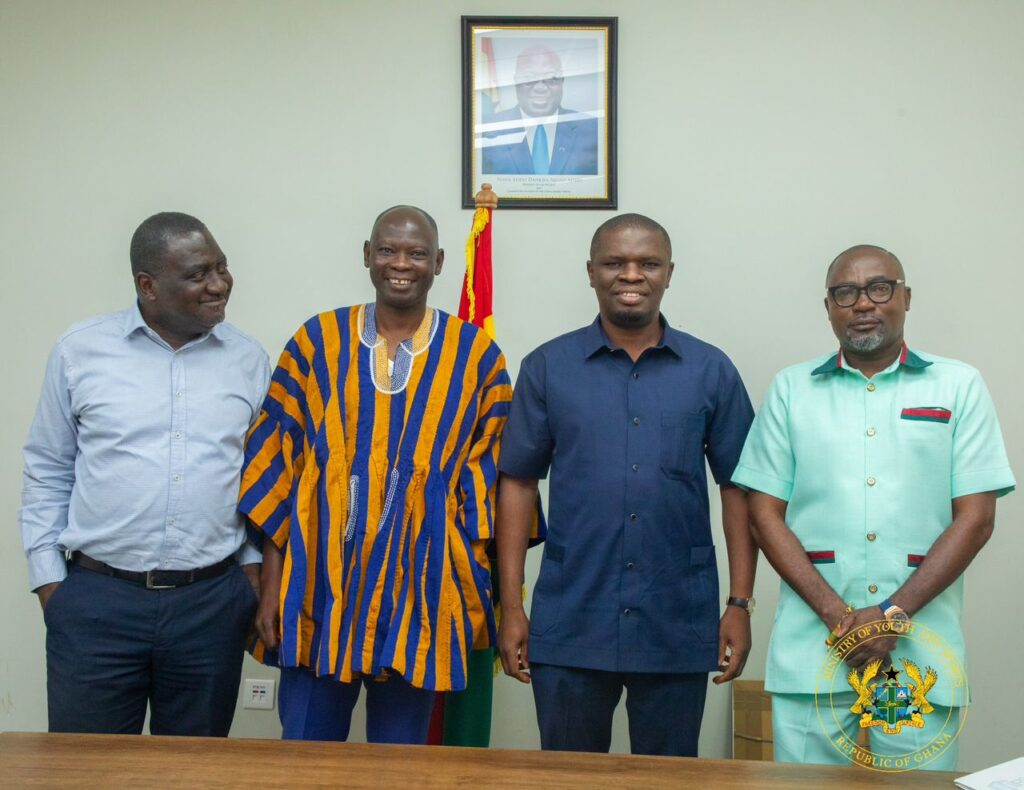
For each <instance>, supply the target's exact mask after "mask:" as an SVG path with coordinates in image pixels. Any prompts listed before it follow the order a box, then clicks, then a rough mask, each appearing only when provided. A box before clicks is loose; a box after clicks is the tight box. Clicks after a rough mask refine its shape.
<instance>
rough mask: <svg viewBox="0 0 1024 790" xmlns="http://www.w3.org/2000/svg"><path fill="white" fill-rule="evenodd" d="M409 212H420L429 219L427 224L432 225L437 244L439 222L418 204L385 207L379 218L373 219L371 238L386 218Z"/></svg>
mask: <svg viewBox="0 0 1024 790" xmlns="http://www.w3.org/2000/svg"><path fill="white" fill-rule="evenodd" d="M409 213H411V214H418V215H419V216H420V217H422V218H423V219H425V220H426V221H427V224H428V225H430V229H431V230H433V231H434V244H435V246H436V245H437V223H436V222H435V221H434V218H433V217H432V216H430V215H429V214H428V213H427V212H426V211H424V210H423V209H421V208H419V207H417V206H406V205H398V206H392V207H391V208H386V209H384V210H383V211H382V212H381V213H380V214H378V215H377V219H375V220H374V221H373V227H372V228H371V229H370V238H371V239H372V238H373V237H374V236H375V235H376V233H377V229H378V228H379V227H380V223H381V222H382V221H384V220H385V219H391V218H392V217H394V216H397V215H399V214H409Z"/></svg>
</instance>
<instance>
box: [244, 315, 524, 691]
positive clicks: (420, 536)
mask: <svg viewBox="0 0 1024 790" xmlns="http://www.w3.org/2000/svg"><path fill="white" fill-rule="evenodd" d="M511 397H512V387H511V383H510V381H509V377H508V373H507V372H506V370H505V359H504V356H503V355H502V353H501V350H500V349H499V348H498V346H497V345H496V344H495V343H494V342H493V341H492V340H491V339H490V338H489V337H488V336H487V335H486V334H485V333H484V332H483V331H481V330H480V329H478V328H477V327H475V326H473V325H471V324H468V323H466V322H464V321H461V320H459V319H458V318H456V317H454V316H451V315H448V314H446V313H443V312H441V311H439V310H431V309H428V310H427V314H426V317H425V319H424V324H423V326H421V328H420V330H419V331H417V333H416V336H415V337H413V338H411V339H410V340H406V341H403V342H402V343H401V344H400V345H399V347H398V349H397V353H396V358H395V360H394V369H393V371H389V365H388V359H387V345H386V342H385V341H384V340H383V338H378V336H377V331H376V322H375V320H374V306H373V305H372V304H371V305H363V306H356V307H346V308H340V309H338V310H335V311H333V312H328V313H322V314H320V315H318V316H315V317H313V318H311V319H310V320H308V321H307V322H306V323H305V324H304V325H303V326H302V327H301V328H300V329H299V330H298V332H296V333H295V335H294V336H293V337H292V339H291V340H290V341H289V342H288V344H287V345H286V346H285V349H284V351H283V352H282V354H281V358H280V360H279V362H278V366H277V369H276V370H275V371H274V375H273V378H272V382H271V385H270V391H269V393H268V395H267V399H266V401H265V403H264V405H263V410H262V412H261V414H260V416H259V418H258V420H257V421H256V423H255V425H254V426H253V428H252V430H251V431H250V434H249V437H248V440H247V443H246V457H245V468H244V471H243V477H242V490H241V495H240V504H239V509H240V510H241V511H242V512H243V513H244V514H245V515H246V516H247V517H248V519H249V520H250V522H251V524H252V525H254V526H255V527H256V528H257V529H258V530H259V531H260V532H262V534H263V535H264V536H266V537H268V538H270V539H271V540H273V541H274V543H275V544H276V545H277V546H278V547H279V548H281V549H282V550H284V553H285V558H284V571H283V578H282V594H281V610H280V613H281V629H282V639H281V645H280V650H279V656H278V662H279V663H280V664H281V665H282V666H286V667H309V668H310V669H312V670H313V671H314V672H316V673H317V674H318V675H321V676H327V675H331V676H334V677H335V678H337V679H338V680H341V681H343V682H348V681H351V680H353V679H354V678H356V677H358V675H359V674H360V673H362V674H367V675H374V676H377V675H380V674H381V673H383V672H388V671H391V672H395V673H398V674H400V675H401V676H402V677H403V678H405V680H406V681H408V682H409V683H410V684H412V685H413V686H415V687H419V688H426V689H433V690H437V691H448V690H452V691H459V690H461V689H464V688H465V686H466V656H467V653H468V651H469V650H471V649H472V648H473V647H474V645H476V646H477V647H481V646H485V645H487V644H490V643H493V640H494V638H495V626H494V613H493V609H492V604H491V587H490V571H489V565H488V561H487V558H486V556H485V553H484V545H485V542H486V541H487V540H488V539H489V538H490V537H491V536H492V535H493V528H494V509H493V502H494V493H495V485H496V480H497V464H496V461H497V457H498V440H499V435H500V433H501V429H502V427H503V426H504V423H505V419H506V416H507V414H508V407H509V401H510V400H511ZM256 653H257V656H258V657H259V654H260V651H259V649H257V651H256Z"/></svg>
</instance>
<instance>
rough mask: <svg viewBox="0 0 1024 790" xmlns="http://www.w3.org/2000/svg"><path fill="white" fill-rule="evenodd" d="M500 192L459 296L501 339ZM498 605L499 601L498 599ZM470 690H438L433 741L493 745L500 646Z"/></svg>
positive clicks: (471, 253)
mask: <svg viewBox="0 0 1024 790" xmlns="http://www.w3.org/2000/svg"><path fill="white" fill-rule="evenodd" d="M497 205H498V197H497V195H495V194H494V192H493V191H492V190H491V185H490V184H484V185H483V189H482V190H481V191H480V193H479V194H477V196H476V206H477V208H476V212H475V213H474V214H473V225H472V227H471V228H470V231H469V238H467V239H466V276H465V278H464V279H463V281H462V295H461V296H460V298H459V318H461V319H462V320H463V321H468V322H469V323H471V324H475V325H476V326H478V327H480V328H481V329H483V330H484V331H485V332H486V333H487V334H488V335H489V336H490V337H491V338H492V339H495V331H494V315H493V312H492V303H491V296H492V293H493V288H494V285H493V284H494V279H493V274H492V269H491V218H492V211H493V210H494V208H495V207H497ZM496 574H497V564H496V563H495V562H494V561H493V557H492V562H491V579H492V582H493V583H492V588H493V589H494V591H495V593H497V589H498V585H497V575H496ZM495 604H497V601H495ZM466 669H467V677H466V690H465V691H460V692H458V693H443V694H438V695H437V697H436V699H435V702H434V713H433V716H432V717H431V720H430V732H429V734H428V735H427V743H429V744H433V745H442V744H443V745H444V746H480V747H487V746H490V744H491V699H492V695H493V690H494V647H493V646H486V647H481V648H479V649H476V650H473V651H472V652H471V653H470V654H469V655H468V656H467V667H466Z"/></svg>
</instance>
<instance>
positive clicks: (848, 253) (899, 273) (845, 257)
mask: <svg viewBox="0 0 1024 790" xmlns="http://www.w3.org/2000/svg"><path fill="white" fill-rule="evenodd" d="M872 257H881V258H885V259H887V261H888V262H889V263H890V264H891V265H892V266H893V267H895V268H894V270H893V276H894V278H895V279H897V280H905V279H906V273H905V272H904V271H903V264H902V263H900V259H899V258H897V257H896V256H895V255H894V254H893V253H891V252H889V250H887V249H885V248H884V247H879V246H877V245H874V244H856V245H854V246H853V247H850V248H849V249H846V250H843V251H842V252H841V253H839V254H838V255H837V256H836V257H835V258H833V259H832V263H830V264H829V265H828V271H826V272H825V287H826V288H828V287H829V286H830V285H832V284H833V283H832V276H833V275H834V274H835V273H836V272H837V271H838V270H839V269H841V268H842V267H843V264H846V263H849V262H851V261H855V260H858V259H861V258H872Z"/></svg>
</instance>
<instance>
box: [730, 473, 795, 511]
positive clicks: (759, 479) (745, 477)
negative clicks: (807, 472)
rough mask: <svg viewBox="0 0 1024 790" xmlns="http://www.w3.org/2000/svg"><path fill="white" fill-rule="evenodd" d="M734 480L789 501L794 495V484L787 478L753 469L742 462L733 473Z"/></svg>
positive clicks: (748, 487)
mask: <svg viewBox="0 0 1024 790" xmlns="http://www.w3.org/2000/svg"><path fill="white" fill-rule="evenodd" d="M732 482H733V483H735V484H736V485H738V486H739V487H740V488H743V489H745V490H748V491H760V492H762V493H764V494H768V495H769V496H773V497H775V498H776V499H781V500H783V501H785V502H788V501H789V499H790V497H791V496H792V495H793V484H792V483H791V482H789V481H787V480H779V478H777V477H773V476H772V475H768V474H765V473H764V472H759V471H758V470H756V469H751V468H750V467H749V466H743V465H742V464H740V465H739V466H737V467H736V471H735V472H733V474H732Z"/></svg>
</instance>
